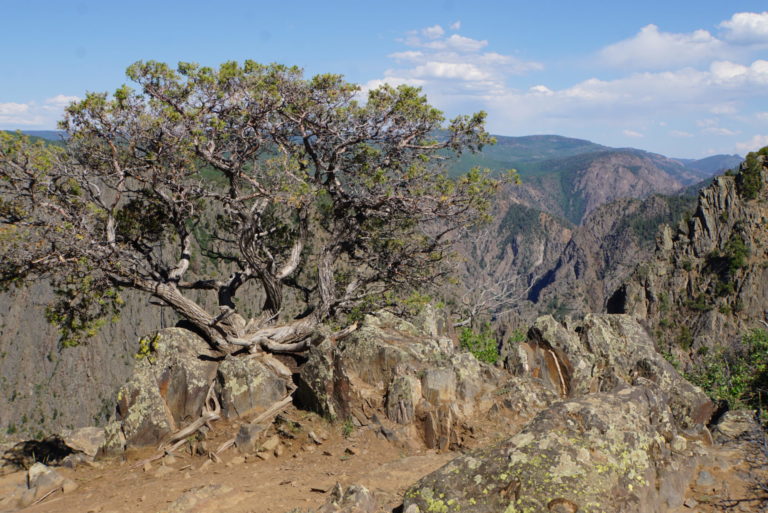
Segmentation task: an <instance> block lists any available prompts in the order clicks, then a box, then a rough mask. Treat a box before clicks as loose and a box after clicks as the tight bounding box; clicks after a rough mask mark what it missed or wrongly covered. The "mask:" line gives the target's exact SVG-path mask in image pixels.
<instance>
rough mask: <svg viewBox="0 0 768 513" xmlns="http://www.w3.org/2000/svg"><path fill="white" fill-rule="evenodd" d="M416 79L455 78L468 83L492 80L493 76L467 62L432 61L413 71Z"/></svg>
mask: <svg viewBox="0 0 768 513" xmlns="http://www.w3.org/2000/svg"><path fill="white" fill-rule="evenodd" d="M411 74H412V75H413V76H415V77H419V78H421V77H427V78H454V79H462V80H468V81H476V80H490V79H491V75H490V74H489V73H487V72H485V71H482V70H480V69H479V68H478V67H477V66H475V65H474V64H469V63H467V62H435V61H430V62H427V63H425V64H422V65H421V66H417V67H416V68H414V69H413V70H412V71H411Z"/></svg>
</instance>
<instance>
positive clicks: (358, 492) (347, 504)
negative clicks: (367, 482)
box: [317, 483, 378, 513]
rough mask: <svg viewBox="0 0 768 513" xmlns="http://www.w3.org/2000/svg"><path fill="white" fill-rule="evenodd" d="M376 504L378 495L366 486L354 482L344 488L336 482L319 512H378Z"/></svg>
mask: <svg viewBox="0 0 768 513" xmlns="http://www.w3.org/2000/svg"><path fill="white" fill-rule="evenodd" d="M376 506H377V504H376V497H374V495H373V493H371V492H370V491H369V490H368V489H367V488H366V487H364V486H361V485H354V484H353V485H351V486H348V487H347V489H346V490H344V489H343V488H342V487H341V485H339V484H338V483H336V486H335V487H334V488H333V490H331V494H330V497H328V501H326V503H325V504H323V505H322V506H321V507H320V508H319V509H318V510H317V513H376V511H378V510H377V507H376Z"/></svg>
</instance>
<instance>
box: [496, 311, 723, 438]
mask: <svg viewBox="0 0 768 513" xmlns="http://www.w3.org/2000/svg"><path fill="white" fill-rule="evenodd" d="M509 353H510V354H509V356H508V357H507V359H506V361H505V366H506V367H507V368H508V369H510V370H511V371H512V372H514V373H515V374H517V375H521V376H524V375H528V376H532V377H535V378H538V379H541V380H542V381H543V382H544V383H546V384H547V385H548V386H549V387H550V388H552V389H553V390H555V391H557V392H558V393H560V394H561V395H563V396H566V397H574V396H578V395H583V394H587V393H592V392H605V391H610V390H612V389H613V388H615V387H617V386H625V385H627V384H630V383H632V382H633V380H635V379H636V378H638V377H643V378H646V379H649V380H651V381H653V382H654V383H656V384H657V385H658V386H659V387H660V388H661V389H662V390H664V391H665V392H666V393H667V394H668V395H669V398H670V407H671V409H672V411H673V412H674V415H675V417H676V421H677V422H678V423H679V424H680V426H681V427H683V428H696V426H698V425H701V424H703V423H706V422H708V421H709V419H710V417H711V415H712V413H713V411H714V405H713V404H712V402H711V401H710V400H709V398H708V397H707V396H706V394H705V393H704V392H703V391H702V390H701V389H699V388H698V387H696V386H694V385H692V384H691V383H689V382H688V381H686V380H685V379H684V378H683V377H682V376H680V374H679V373H678V372H677V371H676V370H675V369H674V367H672V365H671V364H670V363H669V362H667V361H666V360H665V359H664V357H662V356H661V355H660V354H659V353H657V352H656V349H655V347H654V342H653V339H652V338H651V337H650V335H649V334H648V332H647V331H646V330H645V328H643V326H642V325H641V324H640V323H639V322H638V321H637V320H636V319H635V318H633V317H632V316H629V315H611V314H588V315H586V316H585V317H584V320H583V321H581V322H580V323H578V324H575V325H572V326H566V325H563V324H561V323H559V322H558V321H556V320H555V319H554V318H553V317H552V316H549V315H547V316H543V317H539V318H538V319H537V320H536V322H535V323H534V325H533V327H532V328H531V330H530V331H529V333H528V340H527V341H526V342H521V343H519V344H518V345H517V346H515V347H513V348H512V349H511V351H509Z"/></svg>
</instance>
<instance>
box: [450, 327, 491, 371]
mask: <svg viewBox="0 0 768 513" xmlns="http://www.w3.org/2000/svg"><path fill="white" fill-rule="evenodd" d="M459 343H460V344H461V347H462V349H467V350H468V351H469V352H470V353H472V354H473V355H474V356H475V358H477V359H478V360H480V361H481V362H486V363H496V361H497V360H498V359H499V347H498V344H497V343H496V337H495V336H494V334H493V331H492V330H491V325H490V323H487V322H486V323H485V324H484V325H483V326H482V328H480V331H474V330H473V329H472V328H464V329H462V330H461V333H460V334H459Z"/></svg>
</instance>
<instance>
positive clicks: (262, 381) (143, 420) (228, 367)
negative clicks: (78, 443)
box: [104, 328, 290, 453]
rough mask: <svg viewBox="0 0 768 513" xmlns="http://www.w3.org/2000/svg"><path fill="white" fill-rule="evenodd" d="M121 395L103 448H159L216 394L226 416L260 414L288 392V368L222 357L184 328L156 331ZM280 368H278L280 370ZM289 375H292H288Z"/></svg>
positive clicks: (256, 357)
mask: <svg viewBox="0 0 768 513" xmlns="http://www.w3.org/2000/svg"><path fill="white" fill-rule="evenodd" d="M149 343H150V344H151V349H149V350H148V351H147V352H146V354H145V355H144V357H143V358H142V359H141V360H140V361H139V362H138V363H137V364H136V367H135V369H134V373H133V375H132V376H131V378H130V380H129V381H128V383H126V384H125V385H124V386H123V387H122V388H121V389H120V391H119V392H118V395H117V420H116V421H115V422H113V423H112V424H110V425H108V426H107V428H106V432H107V441H106V445H105V447H104V450H105V452H107V453H109V452H115V451H117V452H119V451H121V450H122V449H124V448H129V447H142V446H156V445H158V444H159V443H160V442H162V441H163V440H165V439H166V438H167V437H168V436H169V435H170V434H172V433H173V432H175V431H177V430H179V429H181V428H183V427H185V426H186V425H188V424H190V423H191V422H193V421H196V420H197V419H198V418H200V416H201V413H202V411H203V408H204V406H205V405H206V401H208V400H209V398H211V397H213V398H215V402H216V404H218V405H219V406H220V408H221V415H222V416H223V417H225V418H234V417H240V416H245V415H248V414H250V413H258V412H259V411H260V410H264V409H266V408H268V407H269V406H271V405H272V404H274V403H275V402H276V401H278V400H279V399H282V398H283V397H285V396H286V395H287V390H288V385H287V382H286V375H285V374H286V372H282V373H281V372H278V371H279V370H280V369H279V367H280V364H279V362H278V363H277V364H273V365H271V366H270V365H267V364H265V363H264V361H263V360H264V359H270V358H271V357H269V356H266V355H250V356H249V355H245V356H240V357H230V358H224V357H222V355H221V354H219V353H216V352H214V351H213V350H211V348H210V346H209V345H208V344H207V343H206V342H205V341H204V340H203V339H202V338H200V337H199V336H198V335H196V334H194V333H193V332H191V331H188V330H186V329H183V328H168V329H165V330H161V331H160V332H158V334H157V335H156V337H153V338H152V339H151V341H150V342H149ZM276 369H277V370H276ZM287 374H288V377H289V376H290V373H287Z"/></svg>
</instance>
